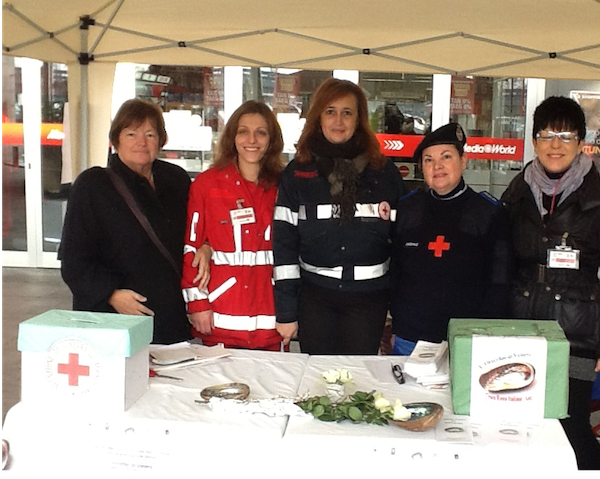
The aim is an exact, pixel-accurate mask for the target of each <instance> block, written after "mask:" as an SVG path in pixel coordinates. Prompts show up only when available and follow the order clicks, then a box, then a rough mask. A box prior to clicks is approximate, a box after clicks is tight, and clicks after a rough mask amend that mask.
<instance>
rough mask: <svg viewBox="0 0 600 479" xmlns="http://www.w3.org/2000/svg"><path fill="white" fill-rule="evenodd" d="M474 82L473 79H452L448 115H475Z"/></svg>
mask: <svg viewBox="0 0 600 479" xmlns="http://www.w3.org/2000/svg"><path fill="white" fill-rule="evenodd" d="M474 106H475V82H474V80H473V78H468V77H452V89H451V93H450V114H453V115H468V114H471V113H475V111H474Z"/></svg>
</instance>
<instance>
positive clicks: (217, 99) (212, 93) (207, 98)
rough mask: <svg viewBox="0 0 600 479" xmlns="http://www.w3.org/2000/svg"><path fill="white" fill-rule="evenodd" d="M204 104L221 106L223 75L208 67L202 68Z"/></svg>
mask: <svg viewBox="0 0 600 479" xmlns="http://www.w3.org/2000/svg"><path fill="white" fill-rule="evenodd" d="M202 83H203V86H204V106H215V107H217V108H222V107H223V75H220V74H216V75H215V72H214V71H213V69H212V68H210V67H204V68H202Z"/></svg>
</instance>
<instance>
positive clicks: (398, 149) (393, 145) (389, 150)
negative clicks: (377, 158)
mask: <svg viewBox="0 0 600 479" xmlns="http://www.w3.org/2000/svg"><path fill="white" fill-rule="evenodd" d="M376 136H377V140H378V141H379V147H380V148H381V152H382V153H383V154H384V155H385V156H394V157H404V158H411V157H412V155H413V153H414V152H415V150H416V148H417V146H419V143H421V140H423V138H424V137H423V135H399V134H389V133H378V134H377V135H376Z"/></svg>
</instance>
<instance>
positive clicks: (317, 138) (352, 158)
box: [309, 131, 369, 225]
mask: <svg viewBox="0 0 600 479" xmlns="http://www.w3.org/2000/svg"><path fill="white" fill-rule="evenodd" d="M309 148H310V151H311V153H312V154H313V155H314V156H315V158H316V162H317V169H318V171H319V175H321V176H323V177H325V178H327V181H328V182H329V185H330V188H329V192H330V193H331V201H332V204H333V205H334V208H335V206H337V207H338V209H339V212H340V214H339V222H340V224H341V225H348V224H350V223H351V222H352V219H353V218H354V213H355V211H356V196H357V189H358V178H359V177H360V175H361V173H362V172H363V171H364V169H365V168H366V166H367V164H368V163H369V159H368V158H367V157H366V156H365V155H363V154H361V153H362V150H363V149H362V148H360V147H359V145H358V143H357V141H356V139H355V138H354V137H352V138H350V140H348V141H347V142H345V143H340V144H335V143H330V142H329V141H328V140H327V139H326V138H325V137H324V136H323V133H322V132H321V131H319V132H317V133H316V134H315V135H314V136H313V138H311V140H310V141H309ZM334 211H335V209H334Z"/></svg>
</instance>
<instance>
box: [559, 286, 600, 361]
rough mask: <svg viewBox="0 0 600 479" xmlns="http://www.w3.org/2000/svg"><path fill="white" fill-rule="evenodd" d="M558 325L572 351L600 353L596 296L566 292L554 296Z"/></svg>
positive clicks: (599, 306) (598, 307) (599, 311)
mask: <svg viewBox="0 0 600 479" xmlns="http://www.w3.org/2000/svg"><path fill="white" fill-rule="evenodd" d="M554 299H555V303H554V308H555V314H556V318H557V319H558V324H559V325H560V327H561V328H562V329H563V331H564V332H565V336H566V337H567V339H568V340H569V343H570V344H571V348H572V349H573V350H574V351H582V352H599V351H600V303H599V302H598V296H597V294H593V293H591V292H585V291H581V292H579V291H578V292H574V291H568V292H565V293H563V294H556V296H555V298H554Z"/></svg>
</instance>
